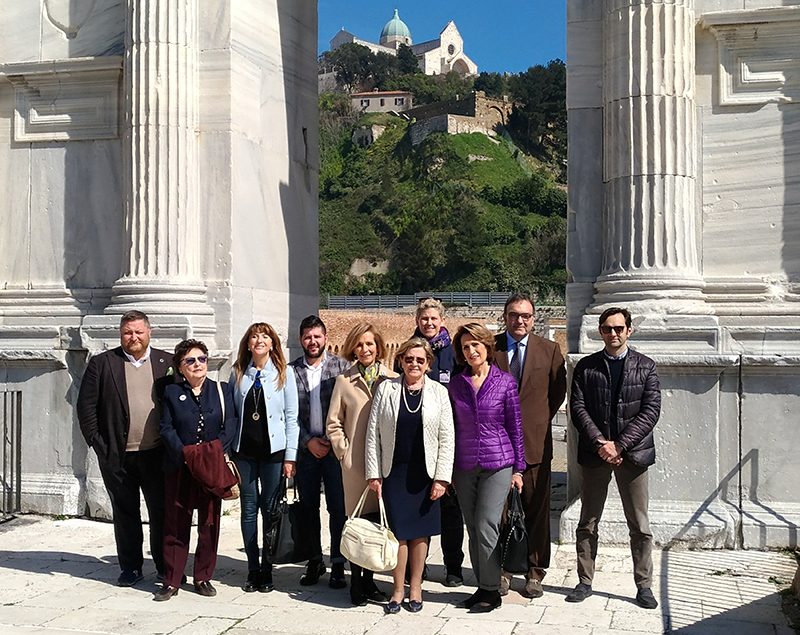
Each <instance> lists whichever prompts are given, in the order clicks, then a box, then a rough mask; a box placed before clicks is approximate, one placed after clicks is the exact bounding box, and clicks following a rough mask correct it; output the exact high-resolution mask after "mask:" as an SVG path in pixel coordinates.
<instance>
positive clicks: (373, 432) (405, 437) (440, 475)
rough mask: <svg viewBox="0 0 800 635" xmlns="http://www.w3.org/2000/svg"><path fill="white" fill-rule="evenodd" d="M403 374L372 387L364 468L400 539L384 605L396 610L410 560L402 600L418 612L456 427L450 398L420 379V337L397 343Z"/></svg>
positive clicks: (428, 359)
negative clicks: (430, 544) (389, 595)
mask: <svg viewBox="0 0 800 635" xmlns="http://www.w3.org/2000/svg"><path fill="white" fill-rule="evenodd" d="M397 359H398V361H399V362H400V368H401V369H402V370H403V375H402V376H401V377H398V378H397V379H390V380H388V381H385V382H383V383H382V384H381V385H380V386H379V387H378V390H376V391H375V399H374V400H373V402H372V410H371V411H370V415H369V424H368V425H367V451H366V469H367V479H369V486H370V489H372V490H374V491H375V492H377V494H378V497H382V498H384V499H385V502H386V514H387V516H388V519H389V526H390V527H391V528H392V531H393V532H394V535H395V536H396V537H397V539H398V540H399V541H400V551H399V554H398V557H397V566H396V567H395V568H394V571H393V572H392V575H393V579H394V589H393V592H392V599H391V601H390V602H389V605H388V606H387V608H386V610H387V612H389V613H399V612H400V606H401V603H402V601H403V598H404V596H405V585H404V582H405V574H406V563H409V570H410V571H409V576H408V579H409V583H408V587H409V590H408V599H409V600H408V604H407V605H406V608H407V609H408V610H409V611H411V612H414V613H416V612H417V611H420V610H422V570H423V568H424V566H425V556H426V554H427V552H428V541H429V540H430V537H431V536H438V535H439V534H440V533H441V515H440V511H439V499H440V498H441V497H442V495H443V494H444V493H445V491H446V490H447V486H448V485H449V483H450V477H451V476H452V474H453V458H454V457H453V455H454V451H455V432H454V429H453V411H452V410H451V408H450V395H449V394H448V392H447V388H445V387H444V386H442V385H441V384H440V383H439V382H437V381H435V380H433V379H429V378H428V377H426V373H427V372H428V370H429V369H430V365H431V363H432V362H433V359H434V357H433V350H432V349H431V346H430V344H429V343H428V341H427V340H425V339H423V338H420V337H414V338H411V339H410V340H408V341H407V342H406V343H405V344H403V345H402V346H401V347H400V350H399V351H398V352H397Z"/></svg>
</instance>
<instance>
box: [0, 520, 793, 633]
mask: <svg viewBox="0 0 800 635" xmlns="http://www.w3.org/2000/svg"><path fill="white" fill-rule="evenodd" d="M240 540H241V538H240V534H239V526H238V518H237V517H236V515H235V513H234V514H231V515H228V516H225V517H224V518H223V523H222V538H221V544H220V557H219V562H218V566H217V572H216V575H215V578H214V584H215V586H216V587H217V590H218V595H217V597H216V598H204V597H200V596H198V595H196V594H195V593H193V592H192V590H191V589H192V587H191V584H188V585H184V587H183V589H182V590H181V592H180V594H179V595H177V596H175V597H174V598H172V599H171V600H170V601H169V602H162V603H157V602H153V601H152V593H153V591H155V589H156V588H157V585H156V581H155V572H154V570H153V566H152V563H151V562H148V563H147V565H146V576H145V579H144V580H143V581H142V582H141V583H139V584H137V585H136V586H135V587H133V588H128V589H124V588H119V587H117V586H115V582H116V577H117V574H118V569H117V563H116V556H115V555H114V546H113V545H114V541H113V533H112V527H111V525H110V524H108V523H102V522H96V521H91V520H85V519H69V520H51V519H49V518H44V517H34V516H22V517H19V518H17V519H15V520H12V521H10V522H8V523H5V524H3V525H0V634H2V635H18V634H19V635H23V634H25V635H33V634H42V635H67V634H70V635H72V634H77V633H114V634H127V633H130V634H136V635H142V634H148V633H154V634H155V633H170V634H174V635H216V634H218V633H227V634H230V635H247V634H250V633H286V634H307V635H323V634H340V633H343V634H344V633H352V634H354V635H355V634H358V635H360V634H369V635H373V634H376V635H377V634H380V635H392V634H394V633H401V632H402V633H411V634H413V635H434V634H440V635H460V634H462V633H469V632H480V633H481V635H511V634H514V635H538V634H545V633H546V634H548V635H573V634H575V635H577V634H581V635H634V634H645V633H680V634H682V635H683V634H686V635H689V634H691V635H791V634H793V633H794V631H793V630H792V629H790V627H789V626H788V624H787V621H786V618H785V617H784V616H783V614H782V613H781V608H780V597H779V595H778V592H777V587H776V585H775V584H774V583H773V582H772V581H771V579H773V580H774V579H779V580H785V581H790V580H791V577H792V575H793V574H794V567H795V564H794V561H793V559H792V558H790V557H789V556H786V555H785V554H780V553H774V552H773V553H770V552H752V551H750V552H741V551H739V552H737V551H713V552H711V551H703V552H697V551H656V552H655V562H654V565H655V573H656V576H655V577H656V580H657V583H656V585H655V588H654V589H653V591H654V593H655V595H656V597H657V598H658V600H659V603H660V606H659V608H658V609H657V610H655V611H647V610H644V609H641V608H639V607H638V606H637V605H636V604H635V603H634V602H633V599H632V598H633V594H634V593H635V588H634V585H633V581H632V577H631V571H632V564H631V559H630V556H629V554H628V553H627V550H626V549H624V548H615V547H601V549H600V554H599V555H598V567H597V575H596V578H595V581H594V590H595V594H594V595H593V596H592V597H590V598H588V599H587V600H586V601H585V602H583V603H582V604H568V603H566V602H564V596H565V595H566V593H567V592H568V590H569V589H571V588H572V587H573V586H574V585H575V584H576V583H577V578H576V574H575V555H574V546H573V545H553V549H554V554H553V562H552V567H551V569H550V571H549V573H548V575H547V578H546V579H545V584H544V588H545V595H544V597H543V598H540V599H537V600H527V599H525V598H523V597H522V596H521V595H519V593H518V592H517V590H518V589H519V588H521V587H522V584H523V580H522V579H519V578H518V579H516V580H515V581H514V586H513V587H512V591H511V593H510V594H509V595H508V596H507V598H506V599H505V602H504V604H503V606H502V607H501V608H500V609H498V610H496V611H494V612H492V613H489V614H487V615H469V614H467V613H465V612H464V611H463V610H460V609H457V608H455V606H453V603H454V602H455V601H457V600H459V599H462V598H464V597H466V594H468V593H471V592H472V590H473V587H472V584H473V583H474V580H473V579H472V578H471V575H469V574H470V573H471V571H470V570H469V569H467V573H468V576H467V584H466V585H465V586H464V587H462V588H459V589H449V588H445V587H444V586H442V585H441V584H440V580H441V579H442V575H443V569H442V567H441V552H440V550H439V545H438V540H437V539H434V540H433V542H432V552H431V556H430V562H431V564H432V566H431V577H430V579H429V580H428V581H427V582H425V584H424V601H425V606H424V608H423V610H422V612H421V613H419V614H411V613H408V612H406V611H403V612H401V613H400V614H399V615H384V613H383V609H382V608H381V607H380V606H378V605H370V606H367V607H363V608H352V607H350V606H349V597H348V593H347V590H346V589H345V590H340V591H335V590H331V589H329V588H328V586H327V584H326V582H327V576H325V577H323V579H322V581H321V582H320V583H319V584H318V585H317V586H314V587H310V588H309V587H302V586H300V584H299V582H298V580H299V578H300V575H301V573H302V571H303V568H302V567H300V566H283V567H279V568H278V569H277V572H276V575H275V587H276V590H275V591H274V592H273V593H269V594H260V593H244V592H243V591H242V589H241V585H242V583H243V581H244V578H245V575H246V564H245V557H244V553H243V552H242V549H241V545H240ZM468 566H469V565H468V563H467V567H468ZM189 574H191V564H190V566H189ZM377 579H378V581H379V582H378V583H379V584H380V585H382V586H384V587H385V588H388V587H389V584H390V582H389V577H388V576H386V575H378V576H377ZM190 581H191V578H190Z"/></svg>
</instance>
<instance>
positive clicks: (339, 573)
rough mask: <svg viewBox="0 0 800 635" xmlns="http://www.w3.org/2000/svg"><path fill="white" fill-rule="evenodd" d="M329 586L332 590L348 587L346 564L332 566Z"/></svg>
mask: <svg viewBox="0 0 800 635" xmlns="http://www.w3.org/2000/svg"><path fill="white" fill-rule="evenodd" d="M328 586H329V587H330V588H332V589H343V588H345V587H346V586H347V582H346V581H345V578H344V563H342V562H334V563H333V564H332V565H331V577H330V578H329V579H328Z"/></svg>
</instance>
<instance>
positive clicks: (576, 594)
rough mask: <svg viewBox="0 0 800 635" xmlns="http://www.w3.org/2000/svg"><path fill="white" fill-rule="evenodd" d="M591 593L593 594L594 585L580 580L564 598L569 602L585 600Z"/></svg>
mask: <svg viewBox="0 0 800 635" xmlns="http://www.w3.org/2000/svg"><path fill="white" fill-rule="evenodd" d="M591 594H592V586H591V585H590V584H584V583H583V582H580V583H579V584H578V586H576V587H575V588H574V589H572V591H570V593H569V595H568V596H567V597H565V598H564V599H565V600H566V601H567V602H583V601H584V600H585V599H586V598H588V597H589V596H590V595H591Z"/></svg>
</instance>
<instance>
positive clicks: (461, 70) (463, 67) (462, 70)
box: [452, 58, 469, 76]
mask: <svg viewBox="0 0 800 635" xmlns="http://www.w3.org/2000/svg"><path fill="white" fill-rule="evenodd" d="M452 70H454V71H455V72H456V73H458V74H459V75H462V76H463V75H469V66H467V63H466V62H465V61H464V60H462V59H460V58H459V59H457V60H456V61H455V62H453V66H452Z"/></svg>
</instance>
